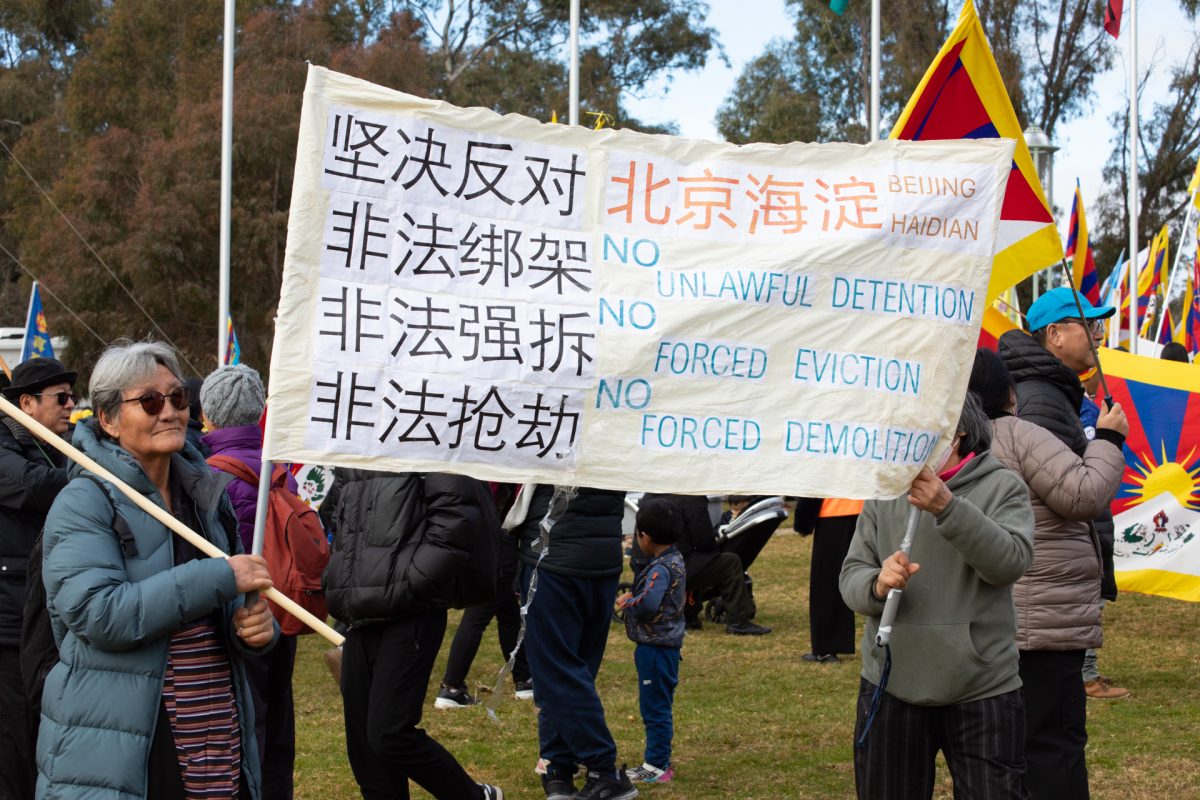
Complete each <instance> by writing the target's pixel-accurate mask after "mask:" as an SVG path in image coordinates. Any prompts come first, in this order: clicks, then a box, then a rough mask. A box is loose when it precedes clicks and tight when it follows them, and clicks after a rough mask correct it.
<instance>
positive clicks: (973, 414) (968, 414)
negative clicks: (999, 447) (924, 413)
mask: <svg viewBox="0 0 1200 800" xmlns="http://www.w3.org/2000/svg"><path fill="white" fill-rule="evenodd" d="M956 430H957V432H958V434H959V436H961V437H962V438H961V439H959V442H958V454H959V455H962V456H965V455H966V454H967V453H982V452H983V451H984V450H990V449H991V447H992V423H991V422H990V421H989V420H988V417H987V414H985V413H984V411H983V405H982V404H981V403H980V402H979V395H977V394H975V393H974V392H972V391H968V392H967V396H966V397H965V398H964V399H963V408H962V415H961V416H959V418H958V428H957V429H956Z"/></svg>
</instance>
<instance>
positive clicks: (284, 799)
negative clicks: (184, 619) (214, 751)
mask: <svg viewBox="0 0 1200 800" xmlns="http://www.w3.org/2000/svg"><path fill="white" fill-rule="evenodd" d="M242 663H243V665H244V666H245V669H246V680H247V681H248V682H249V683H250V696H251V698H252V699H253V701H254V738H255V739H256V740H257V741H258V756H259V763H260V764H261V765H262V797H263V800H292V775H293V772H294V769H295V766H296V710H295V704H294V702H293V699H292V672H293V670H294V669H295V667H296V637H295V636H280V637H279V642H278V643H277V644H276V645H275V647H274V648H272V650H271V652H269V653H264V654H263V655H261V656H246V657H245V658H243V659H242Z"/></svg>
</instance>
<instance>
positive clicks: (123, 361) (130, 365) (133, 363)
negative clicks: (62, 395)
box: [88, 339, 183, 420]
mask: <svg viewBox="0 0 1200 800" xmlns="http://www.w3.org/2000/svg"><path fill="white" fill-rule="evenodd" d="M160 366H163V367H166V368H167V369H168V370H170V371H171V374H172V375H174V376H175V377H176V378H179V380H180V382H182V381H183V376H182V375H181V374H180V372H179V360H178V359H177V358H176V357H175V351H174V350H172V349H171V348H170V347H169V346H167V345H165V344H163V343H161V342H131V341H129V340H128V339H122V340H118V341H116V342H114V343H113V344H112V345H110V346H109V348H108V349H107V350H105V351H104V352H103V353H102V354H101V356H100V360H99V361H97V362H96V368H95V369H94V370H92V380H91V382H90V383H89V386H88V388H89V391H90V392H91V395H92V407H93V408H94V409H95V410H96V414H97V415H100V414H103V415H104V417H105V418H107V419H110V420H113V419H116V418H117V417H118V416H120V414H121V406H122V405H123V404H122V403H121V399H122V398H121V395H122V394H124V393H125V390H126V389H129V388H131V387H133V386H137V385H138V384H139V383H146V382H147V381H150V380H153V379H154V376H155V375H157V374H158V368H159V367H160Z"/></svg>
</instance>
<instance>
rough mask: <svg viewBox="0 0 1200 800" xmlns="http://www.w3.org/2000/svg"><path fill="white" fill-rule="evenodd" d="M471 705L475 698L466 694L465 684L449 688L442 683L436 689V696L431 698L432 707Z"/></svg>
mask: <svg viewBox="0 0 1200 800" xmlns="http://www.w3.org/2000/svg"><path fill="white" fill-rule="evenodd" d="M473 705H475V698H474V697H471V695H469V694H467V687H465V686H458V687H454V688H451V687H449V686H447V685H446V684H444V683H443V684H442V688H440V689H438V693H437V697H435V698H434V699H433V707H434V708H466V707H467V706H473Z"/></svg>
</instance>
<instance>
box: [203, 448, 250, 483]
mask: <svg viewBox="0 0 1200 800" xmlns="http://www.w3.org/2000/svg"><path fill="white" fill-rule="evenodd" d="M208 465H209V466H210V467H216V468H217V469H219V470H221V472H228V473H229V474H230V475H232V476H233V477H235V478H237V479H238V480H243V481H245V482H246V483H248V484H250V485H251V486H258V473H257V472H255V471H254V470H252V469H250V467H249V466H247V464H246V463H245V462H244V461H242V460H241V459H237V458H234V457H233V456H227V455H215V456H209V457H208Z"/></svg>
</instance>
